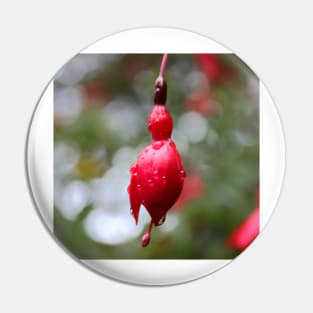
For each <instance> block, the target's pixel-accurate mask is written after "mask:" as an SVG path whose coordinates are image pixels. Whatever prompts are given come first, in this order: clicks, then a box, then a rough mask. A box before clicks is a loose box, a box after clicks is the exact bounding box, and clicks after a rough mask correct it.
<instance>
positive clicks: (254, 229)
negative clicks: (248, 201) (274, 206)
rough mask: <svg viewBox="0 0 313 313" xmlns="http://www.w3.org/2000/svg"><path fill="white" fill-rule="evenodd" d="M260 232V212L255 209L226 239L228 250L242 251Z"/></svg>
mask: <svg viewBox="0 0 313 313" xmlns="http://www.w3.org/2000/svg"><path fill="white" fill-rule="evenodd" d="M259 232H260V210H259V208H255V209H254V210H253V211H252V212H251V213H250V214H249V215H248V217H247V218H246V219H245V220H244V221H243V223H241V224H240V225H239V226H238V228H236V229H235V231H234V232H233V233H231V235H230V236H229V237H228V240H227V245H228V246H229V247H230V248H234V249H238V250H244V249H245V248H247V247H248V246H249V245H250V243H251V242H252V241H253V240H254V239H255V238H256V237H257V235H258V234H259Z"/></svg>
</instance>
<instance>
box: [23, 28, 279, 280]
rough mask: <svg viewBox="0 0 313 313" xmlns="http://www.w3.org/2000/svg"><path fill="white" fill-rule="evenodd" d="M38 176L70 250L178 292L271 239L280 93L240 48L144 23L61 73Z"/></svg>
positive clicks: (110, 271) (35, 151)
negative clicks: (275, 96)
mask: <svg viewBox="0 0 313 313" xmlns="http://www.w3.org/2000/svg"><path fill="white" fill-rule="evenodd" d="M26 168H27V177H28V182H29V189H30V192H31V194H32V197H33V201H34V205H35V207H36V209H37V211H38V213H39V215H40V217H41V220H42V222H43V223H44V225H45V226H46V228H47V230H48V231H49V233H50V234H51V236H52V237H53V238H54V239H55V240H56V241H57V243H58V244H59V245H60V247H62V248H63V249H64V251H65V252H67V253H68V254H69V255H70V256H72V257H73V258H74V259H76V260H77V261H79V262H80V263H81V264H83V265H85V267H87V268H89V269H91V270H93V271H95V272H97V273H99V274H102V275H104V276H106V277H109V278H112V279H115V280H119V281H122V282H127V283H132V284H141V285H170V284H178V283H183V282H187V281H190V280H194V279H197V278H199V277H203V276H206V275H208V274H211V273H213V272H215V271H217V270H219V269H221V268H222V267H224V266H225V265H227V264H229V263H230V262H231V261H232V260H233V259H234V258H236V257H237V256H238V255H240V253H241V252H243V251H244V250H245V249H246V248H248V246H249V245H250V244H251V243H252V242H253V241H254V239H255V238H256V237H257V236H258V235H259V233H260V232H261V231H262V230H263V228H264V226H265V224H266V223H267V222H268V220H269V218H270V216H271V214H272V211H273V209H274V207H275V205H276V202H277V200H278V197H279V193H280V189H281V185H282V182H283V176H284V168H285V144H284V137H283V131H282V127H281V123H280V119H279V115H278V112H277V109H276V107H275V105H274V103H273V101H272V98H271V96H270V94H269V92H268V90H267V88H266V87H265V86H264V84H263V83H262V81H261V80H260V79H259V77H258V76H257V75H256V74H255V73H254V71H253V70H252V69H251V68H250V67H249V66H248V65H247V64H246V63H244V62H243V61H242V60H241V59H240V58H239V57H238V56H237V55H236V54H234V53H233V52H232V51H231V50H229V49H228V48H225V47H224V46H222V45H220V44H219V43H217V42H215V41H213V40H211V39H209V38H206V37H203V36H201V35H198V34H195V33H192V32H188V31H183V30H178V29H170V28H142V29H135V30H128V31H125V32H120V33H117V34H115V35H112V36H109V37H106V38H104V39H101V40H99V41H98V42H96V43H94V44H92V45H90V46H89V47H87V48H86V49H84V50H82V51H81V52H80V53H78V54H77V55H76V56H74V57H73V58H72V59H71V60H69V61H68V62H67V63H66V64H65V65H64V66H63V67H62V68H61V69H59V70H58V71H57V73H56V74H55V76H54V77H53V78H52V79H51V81H50V82H49V83H48V85H47V87H46V89H45V90H44V92H43V94H42V95H41V97H40V99H39V101H38V104H37V106H36V109H35V112H34V115H33V118H32V120H31V122H30V127H29V134H28V139H27V148H26Z"/></svg>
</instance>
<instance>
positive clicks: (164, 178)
mask: <svg viewBox="0 0 313 313" xmlns="http://www.w3.org/2000/svg"><path fill="white" fill-rule="evenodd" d="M166 183H167V179H166V176H162V184H163V185H166Z"/></svg>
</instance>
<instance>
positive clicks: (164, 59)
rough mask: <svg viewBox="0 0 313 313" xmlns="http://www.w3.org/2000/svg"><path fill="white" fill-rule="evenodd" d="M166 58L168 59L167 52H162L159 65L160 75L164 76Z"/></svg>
mask: <svg viewBox="0 0 313 313" xmlns="http://www.w3.org/2000/svg"><path fill="white" fill-rule="evenodd" d="M167 59H168V53H164V54H163V58H162V62H161V66H160V76H162V77H163V76H164V72H165V68H166V62H167Z"/></svg>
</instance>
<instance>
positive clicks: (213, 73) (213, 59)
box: [195, 53, 221, 81]
mask: <svg viewBox="0 0 313 313" xmlns="http://www.w3.org/2000/svg"><path fill="white" fill-rule="evenodd" d="M195 58H196V60H197V62H198V64H199V66H200V68H201V69H202V71H203V72H204V73H205V74H206V76H207V78H208V80H209V81H212V80H215V79H217V78H218V77H219V76H220V74H221V65H220V62H219V59H218V56H217V54H211V53H210V54H208V53H203V54H196V55H195Z"/></svg>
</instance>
